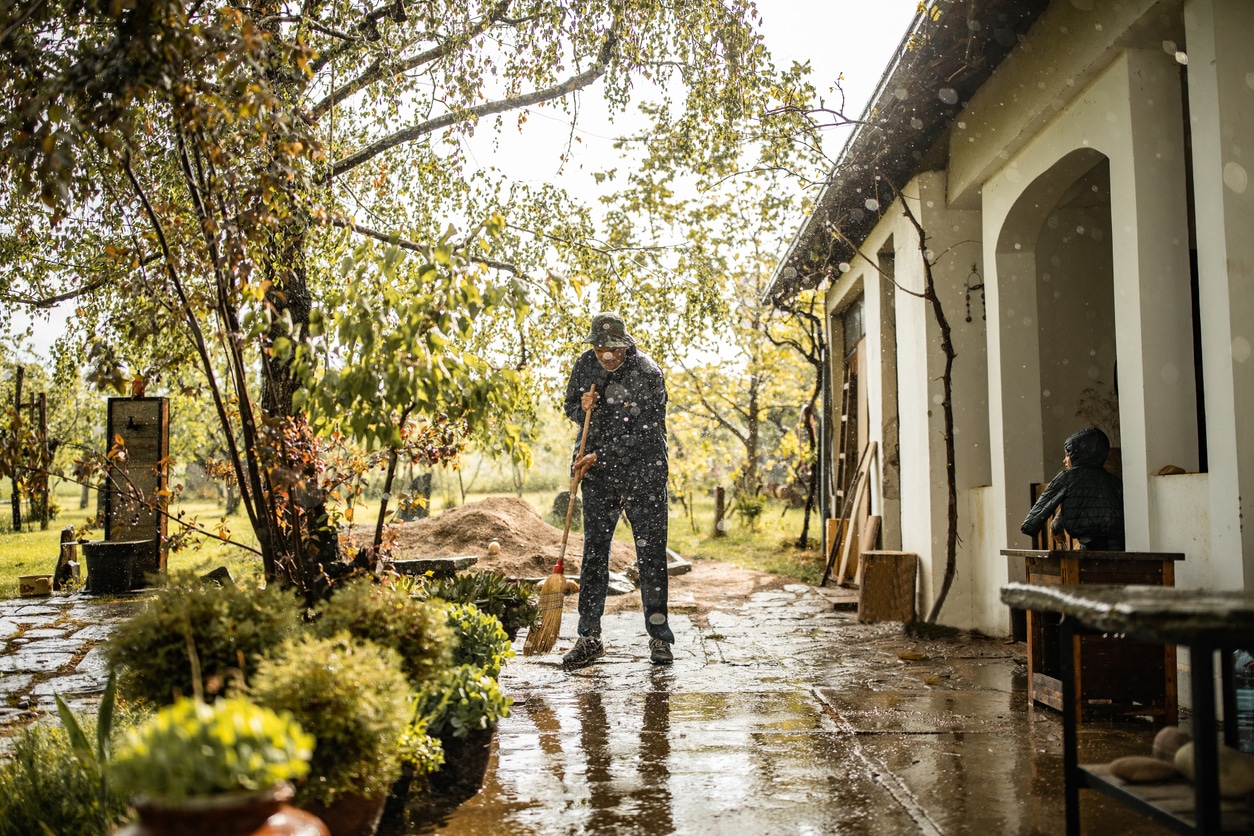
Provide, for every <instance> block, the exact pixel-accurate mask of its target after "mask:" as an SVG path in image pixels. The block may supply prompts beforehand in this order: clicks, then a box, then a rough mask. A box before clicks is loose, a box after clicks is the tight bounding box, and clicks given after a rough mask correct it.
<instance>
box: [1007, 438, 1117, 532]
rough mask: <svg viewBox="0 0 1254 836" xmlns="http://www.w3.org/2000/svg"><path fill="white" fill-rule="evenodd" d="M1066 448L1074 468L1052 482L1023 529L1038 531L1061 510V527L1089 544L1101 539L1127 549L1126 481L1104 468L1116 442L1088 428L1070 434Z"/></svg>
mask: <svg viewBox="0 0 1254 836" xmlns="http://www.w3.org/2000/svg"><path fill="white" fill-rule="evenodd" d="M1063 449H1064V450H1066V452H1067V454H1068V455H1069V456H1070V457H1071V468H1070V469H1069V470H1063V471H1062V472H1060V473H1059V474H1058V475H1057V476H1055V477H1054V478H1053V479H1051V480H1050V482H1049V486H1048V487H1047V488H1046V489H1045V492H1044V493H1043V494H1041V496H1040V498H1039V499H1038V500H1036V504H1035V505H1033V506H1032V510H1031V511H1029V512H1028V516H1027V518H1026V519H1025V520H1024V521H1023V525H1021V526H1019V530H1020V531H1022V532H1023V533H1024V534H1027V535H1029V536H1031V535H1033V534H1036V533H1037V532H1038V531H1040V530H1041V528H1042V527H1043V526H1044V525H1045V521H1046V520H1047V519H1049V515H1050V514H1052V513H1053V512H1054V509H1055V508H1057V509H1058V516H1057V518H1056V520H1055V523H1056V525H1058V526H1060V527H1061V528H1062V529H1063V530H1065V531H1066V532H1067V533H1068V534H1070V535H1071V536H1072V537H1074V538H1076V539H1077V540H1079V541H1080V543H1081V544H1082V545H1084V546H1085V547H1086V548H1087V547H1088V546H1089V544H1090V543H1094V542H1096V543H1097V544H1100V547H1101V548H1104V549H1110V550H1113V551H1121V550H1122V549H1123V546H1124V534H1123V483H1122V482H1120V481H1119V477H1117V476H1115V475H1114V474H1112V473H1108V472H1107V471H1106V470H1105V468H1104V467H1103V465H1105V464H1106V456H1107V455H1109V453H1110V440H1109V439H1108V438H1106V433H1104V432H1102V431H1101V430H1099V429H1097V428H1096V427H1087V428H1085V429H1082V430H1080V431H1079V432H1077V433H1075V434H1074V435H1072V436H1071V437H1070V438H1068V439H1067V441H1066V443H1065V444H1063Z"/></svg>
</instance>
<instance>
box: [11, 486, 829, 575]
mask: <svg viewBox="0 0 1254 836" xmlns="http://www.w3.org/2000/svg"><path fill="white" fill-rule="evenodd" d="M54 497H55V501H56V504H57V505H59V506H60V509H61V510H60V511H59V512H58V514H57V516H56V518H55V519H54V520H52V521H51V522H50V523H49V524H48V528H47V529H46V530H42V531H41V530H40V529H39V526H38V525H37V524H36V525H34V526H33V527H32V526H30V525H27V526H25V529H26V530H24V531H21V532H18V533H13V532H9V531H5V532H3V533H0V599H5V598H13V597H16V596H17V592H18V577H19V576H20V575H43V574H50V573H51V572H52V571H53V569H54V568H55V567H56V561H57V553H58V545H59V543H60V540H61V529H63V528H64V527H65V526H67V525H70V526H74V527H75V528H76V529H77V528H78V527H80V526H82V525H83V524H84V523H85V522H86V520H87V518H88V516H89V515H90V514H91V512H92V511H94V508H90V509H82V510H80V509H79V507H78V505H79V490H78V487H77V486H75V485H71V484H66V483H61V485H60V486H58V487H56V488H54ZM483 498H484V495H480V494H468V495H467V497H466V499H467V501H470V502H473V501H475V500H478V499H483ZM523 498H524V499H526V500H527V501H528V502H530V503H531V504H532V506H533V507H534V508H536V510H537V511H538V512H539V513H540V514H541V515H542V516H544V515H546V514H547V513H548V510H549V508H550V507H551V505H552V502H553V493H552V492H544V493H527V494H524V496H523ZM699 500H700V501H698V502H697V503H696V506H695V508H694V509H693V515H692V519H691V520H690V519H689V517H688V515H687V514H686V512H685V511H684V509H683V508H682V507H681V506H679V505H674V506H672V507H671V518H670V537H669V546H670V547H671V548H672V549H674V550H675V551H676V552H678V553H679V554H681V555H683V556H685V557H689V558H713V559H718V560H725V561H728V562H730V563H734V564H736V565H737V566H742V567H745V568H750V569H758V570H760V571H764V572H772V573H774V574H778V575H784V576H787V577H790V578H797V579H799V580H802V581H805V582H807V583H818V581H819V579H820V578H821V577H822V574H823V565H822V557H821V554H820V549H819V547H818V546H817V545H815V543H814V541H816V540H817V538H818V535H819V531H820V528H819V522H818V520H816V519H815V518H814V517H813V516H812V517H811V520H810V540H811V547H810V548H809V549H804V550H801V549H797V548H796V547H795V543H796V540H797V537H798V536H799V535H800V533H801V513H802V512H801V511H799V510H796V509H789V510H786V511H785V510H784V509H783V506H782V505H780V504H779V503H776V502H772V503H770V504H768V505H767V507H766V510H765V512H764V513H763V514H762V515H761V517H759V518H758V525H757V527H756V530H752V529H750V528H749V527H748V526H746V525H745V524H743V522H742V521H741V520H739V519H738V518H736V517H735V516H732V517H730V518H729V520H728V522H729V525H728V528H727V532H726V536H723V537H718V538H715V537H713V536H712V532H713V530H714V501H713V498H706V497H701V498H699ZM445 504H446V503H445V500H444V499H443V498H442V497H440V496H436V497H433V500H432V513H434V514H438V513H440V511H442V510H444V509H445ZM376 508H377V506H371V505H369V504H367V505H365V506H358V508H357V511H356V514H355V515H354V516H355V519H356V520H357V522H359V523H360V522H367V521H372V520H373V513H372V512H373V511H374V510H375V509H376ZM8 509H9V504H8V500H7V497H6V498H5V499H3V500H0V514H5V515H7V514H8ZM173 511H174V512H175V513H178V512H182V513H183V514H184V515H185V518H187V519H191V518H197V519H198V520H199V522H200V524H201V525H202V526H205V527H207V528H214V527H215V526H216V524H217V522H218V520H220V519H221V517H222V509H221V507H220V506H218V505H217V504H216V503H214V502H213V501H202V502H184V503H181V504H180V505H178V506H176V507H175V508H174V509H173ZM227 522H228V525H229V527H230V530H231V535H232V537H234V538H235V539H237V540H240V541H242V542H247V543H252V542H255V541H254V540H253V537H252V532H251V530H250V529H249V527H248V520H247V518H246V517H245V516H244V515H243V514H242V513H239V514H236V515H234V516H232V517H231V518H229V519H228V521H227ZM694 527H695V530H694ZM177 529H178V526H177V525H176V524H175V523H173V522H172V523H171V524H170V531H171V533H174V531H176V530H177ZM85 536H86V537H87V539H100V538H101V537H102V536H103V532H102V531H101V530H99V529H97V530H95V531H90V532H88V533H87V534H86V535H85ZM615 536H616V538H617V539H621V540H627V541H630V539H631V531H630V529H629V528H628V527H627V525H626V524H620V525H619V527H618V531H617V533H616V535H615ZM193 542H195V543H196V545H195V546H194V547H191V548H187V549H184V550H182V551H178V552H175V553H173V554H171V555H170V556H169V568H170V569H174V570H180V569H186V570H191V571H195V572H198V573H204V572H208V571H210V570H212V569H214V568H216V567H218V566H222V565H225V566H227V567H228V568H229V569H230V570H231V574H232V575H233V576H234V577H235V578H236V579H237V580H238V579H242V578H246V577H249V576H256V577H258V578H259V577H260V574H261V559H260V557H258V556H256V555H254V554H253V553H251V552H248V551H246V550H244V549H240V548H237V547H234V546H231V545H228V544H225V543H222V542H221V541H219V540H217V539H216V538H204V539H196V540H194V541H193ZM80 559H81V558H80Z"/></svg>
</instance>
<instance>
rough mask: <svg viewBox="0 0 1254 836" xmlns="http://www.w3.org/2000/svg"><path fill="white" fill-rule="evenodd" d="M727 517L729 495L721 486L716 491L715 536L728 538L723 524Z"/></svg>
mask: <svg viewBox="0 0 1254 836" xmlns="http://www.w3.org/2000/svg"><path fill="white" fill-rule="evenodd" d="M726 516H727V493H726V492H725V491H724V490H723V486H722V485H719V486H718V487H717V488H715V489H714V536H715V537H726V536H727V531H726V526H725V525H724V524H723V521H724V519H725V518H726Z"/></svg>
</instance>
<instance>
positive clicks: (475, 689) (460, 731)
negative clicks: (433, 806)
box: [415, 665, 513, 797]
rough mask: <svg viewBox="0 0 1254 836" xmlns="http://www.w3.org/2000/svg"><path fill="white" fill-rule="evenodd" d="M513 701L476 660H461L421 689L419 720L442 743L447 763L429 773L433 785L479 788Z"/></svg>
mask: <svg viewBox="0 0 1254 836" xmlns="http://www.w3.org/2000/svg"><path fill="white" fill-rule="evenodd" d="M512 702H513V700H511V699H510V698H509V697H507V696H505V695H504V694H503V693H502V692H501V687H500V684H499V683H498V682H497V681H496V677H494V676H491V675H489V674H488V673H487V672H485V671H484V669H483V668H481V667H479V666H477V665H458V666H457V667H455V668H453V669H452V670H450V671H448V673H446V674H445V675H444V676H443V677H441V678H440V679H439V680H438V681H436V682H432V683H430V684H429V685H428V686H427V687H426V688H424V689H423V690H422V691H420V692H419V695H418V702H417V706H416V714H415V717H416V720H417V722H421V723H423V724H424V725H425V727H426V733H427V734H429V735H431V736H433V737H435V738H436V739H438V740H439V741H440V744H441V745H442V746H443V747H444V766H443V768H442V769H440V770H439V771H437V772H434V773H432V774H431V786H432V788H433V789H434V790H435V791H437V792H439V793H441V794H443V795H455V796H459V797H469V796H470V795H474V794H475V793H476V792H478V791H479V787H481V786H482V785H483V778H484V775H485V774H486V772H487V768H488V758H489V755H490V753H491V748H492V734H493V733H494V732H495V731H496V726H497V724H498V723H500V721H501V719H502V718H504V717H508V716H509V707H510V704H511V703H512Z"/></svg>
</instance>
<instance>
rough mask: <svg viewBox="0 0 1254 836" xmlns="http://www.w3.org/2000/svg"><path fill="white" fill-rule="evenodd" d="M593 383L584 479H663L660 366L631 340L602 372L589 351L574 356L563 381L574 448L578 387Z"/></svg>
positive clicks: (579, 408) (578, 412)
mask: <svg viewBox="0 0 1254 836" xmlns="http://www.w3.org/2000/svg"><path fill="white" fill-rule="evenodd" d="M594 384H595V385H596V387H597V392H598V393H599V394H600V397H599V398H598V399H597V405H596V407H595V408H594V409H593V410H592V423H591V424H590V426H589V428H588V444H587V446H586V447H585V448H584V452H585V453H596V454H597V463H596V465H594V466H593V467H592V469H591V470H589V471H588V473H587V475H586V476H585V477H584V478H585V479H595V480H610V481H613V482H614V483H616V484H626V483H630V482H633V481H638V480H641V479H655V478H661V479H662V480H663V481H664V480H665V479H666V473H667V455H666V382H665V380H664V379H663V378H662V370H661V369H660V368H658V365H657V363H655V362H653V360H652V359H650V358H649V356H648V355H647V354H644V353H643V352H641V351H640V350H639V349H637V348H636V347H635V346H631V347H629V348H628V349H627V357H626V359H624V360H623V364H622V365H621V366H619V367H618V368H617V369H615V370H614V371H612V372H607V371H606V370H605V368H604V367H603V366H602V365H601V363H600V362H599V361H598V360H597V358H596V354H595V353H594V351H592V350H589V351H585V352H584V353H583V354H581V355H580V356H579V359H577V360H576V361H575V367H574V369H572V370H571V373H570V380H569V381H568V382H567V384H566V402H565V405H564V408H565V412H566V417H568V418H570V420H572V421H574V422H575V423H576V424H578V425H579V431H578V432H577V433H576V435H575V446H574V450H575V452H576V453H577V452H578V450H579V436H580V435H582V434H583V419H584V412H583V407H582V406H581V404H580V400H581V398H582V397H583V393H584V392H587V391H588V389H589V388H591V387H592V386H593V385H594Z"/></svg>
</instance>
